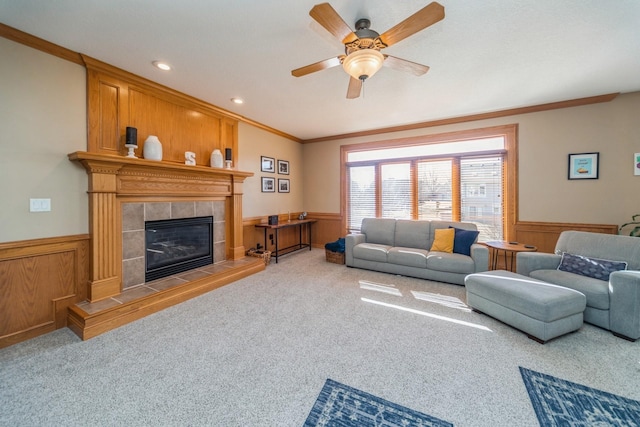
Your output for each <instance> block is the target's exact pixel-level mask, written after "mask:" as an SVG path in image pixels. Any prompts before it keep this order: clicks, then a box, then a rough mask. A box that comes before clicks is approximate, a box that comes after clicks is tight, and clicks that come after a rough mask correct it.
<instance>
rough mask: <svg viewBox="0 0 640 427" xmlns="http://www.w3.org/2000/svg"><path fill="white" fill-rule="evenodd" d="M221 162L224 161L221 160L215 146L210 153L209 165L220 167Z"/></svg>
mask: <svg viewBox="0 0 640 427" xmlns="http://www.w3.org/2000/svg"><path fill="white" fill-rule="evenodd" d="M223 164H224V161H223V160H222V153H221V152H220V150H218V149H217V148H216V149H215V150H213V153H211V167H212V168H221V167H222V165H223Z"/></svg>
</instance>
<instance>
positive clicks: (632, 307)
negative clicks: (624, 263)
mask: <svg viewBox="0 0 640 427" xmlns="http://www.w3.org/2000/svg"><path fill="white" fill-rule="evenodd" d="M609 329H610V330H611V332H613V333H614V334H616V335H621V336H622V337H624V338H627V339H630V340H634V341H635V340H637V339H638V338H640V271H632V270H625V271H616V272H614V273H611V275H609Z"/></svg>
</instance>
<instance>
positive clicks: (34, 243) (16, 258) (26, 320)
mask: <svg viewBox="0 0 640 427" xmlns="http://www.w3.org/2000/svg"><path fill="white" fill-rule="evenodd" d="M89 240H90V239H89V235H88V234H81V235H74V236H64V237H54V238H44V239H36V240H24V241H18V242H9V243H2V244H0V296H1V297H0V348H4V347H7V346H10V345H12V344H16V343H18V342H20V341H25V340H27V339H30V338H33V337H36V336H38V335H42V334H45V333H48V332H51V331H53V330H55V329H59V328H63V327H65V326H67V308H68V307H70V306H72V305H73V304H75V303H78V302H80V301H82V300H84V299H85V298H86V297H87V283H88V281H89Z"/></svg>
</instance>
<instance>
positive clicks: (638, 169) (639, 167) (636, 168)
mask: <svg viewBox="0 0 640 427" xmlns="http://www.w3.org/2000/svg"><path fill="white" fill-rule="evenodd" d="M633 174H634V175H640V153H635V154H634V155H633Z"/></svg>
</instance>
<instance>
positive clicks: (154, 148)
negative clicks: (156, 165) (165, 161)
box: [142, 135, 162, 162]
mask: <svg viewBox="0 0 640 427" xmlns="http://www.w3.org/2000/svg"><path fill="white" fill-rule="evenodd" d="M142 155H143V156H144V158H145V159H149V160H155V161H158V162H159V161H160V160H162V144H161V143H160V140H159V139H158V137H157V136H155V135H149V137H148V138H147V139H146V140H145V141H144V147H143V148H142Z"/></svg>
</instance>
